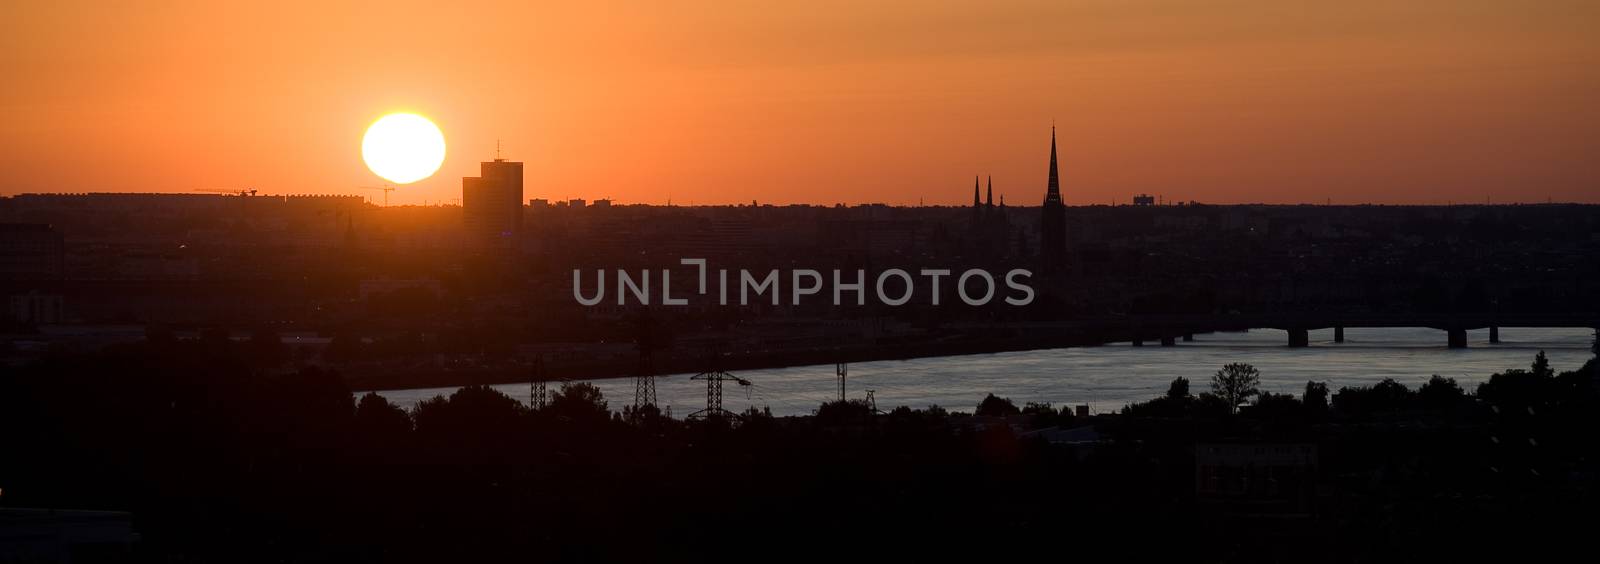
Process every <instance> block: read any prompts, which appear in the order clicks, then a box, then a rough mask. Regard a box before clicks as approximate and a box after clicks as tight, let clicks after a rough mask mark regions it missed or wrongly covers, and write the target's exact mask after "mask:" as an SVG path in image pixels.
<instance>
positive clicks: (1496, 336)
mask: <svg viewBox="0 0 1600 564" xmlns="http://www.w3.org/2000/svg"><path fill="white" fill-rule="evenodd" d="M1489 342H1490V343H1496V344H1498V343H1499V342H1500V326H1499V325H1490V326H1489Z"/></svg>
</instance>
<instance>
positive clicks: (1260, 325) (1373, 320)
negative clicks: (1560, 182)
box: [1012, 311, 1600, 348]
mask: <svg viewBox="0 0 1600 564" xmlns="http://www.w3.org/2000/svg"><path fill="white" fill-rule="evenodd" d="M1012 327H1013V328H1015V329H1017V330H1020V331H1022V332H1024V333H1028V334H1035V335H1037V334H1050V333H1054V332H1062V333H1078V334H1082V333H1093V334H1102V335H1108V336H1115V337H1117V340H1122V341H1132V342H1133V344H1134V346H1143V345H1144V343H1145V342H1146V341H1155V342H1159V343H1160V344H1161V345H1162V346H1172V345H1174V344H1176V342H1177V341H1178V340H1180V339H1181V340H1184V341H1189V340H1193V336H1194V334H1195V333H1209V332H1215V331H1243V330H1248V329H1281V330H1283V331H1285V332H1287V333H1288V337H1289V338H1288V343H1287V344H1288V346H1290V347H1305V346H1309V345H1310V332H1311V331H1313V330H1318V329H1333V340H1334V342H1336V343H1342V342H1344V330H1345V329H1346V328H1371V327H1429V328H1434V329H1439V330H1441V331H1444V332H1445V339H1446V344H1447V345H1448V346H1449V347H1450V348H1466V346H1467V331H1470V330H1475V329H1488V330H1489V342H1491V343H1498V342H1500V328H1502V327H1583V328H1589V329H1594V330H1596V332H1597V334H1600V312H1592V313H1582V312H1579V313H1495V312H1478V313H1377V312H1372V313H1350V312H1337V311H1328V312H1293V313H1257V314H1178V315H1108V316H1093V317H1081V318H1075V319H1071V320H1064V321H1050V322H1022V323H1018V324H1016V325H1014V326H1012Z"/></svg>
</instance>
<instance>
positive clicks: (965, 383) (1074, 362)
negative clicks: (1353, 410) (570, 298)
mask: <svg viewBox="0 0 1600 564" xmlns="http://www.w3.org/2000/svg"><path fill="white" fill-rule="evenodd" d="M1500 337H1501V342H1500V343H1497V344H1490V343H1489V332H1488V330H1481V331H1472V332H1470V333H1469V335H1468V341H1469V343H1468V345H1469V346H1468V348H1465V349H1450V348H1447V347H1446V346H1445V334H1444V332H1443V331H1439V330H1436V329H1424V328H1382V329H1360V328H1356V329H1346V330H1345V342H1343V343H1334V342H1333V330H1331V329H1329V330H1323V331H1313V332H1312V334H1311V346H1309V347H1305V348H1289V347H1287V346H1286V343H1287V342H1288V337H1287V335H1285V333H1284V332H1283V331H1279V330H1273V329H1259V330H1252V331H1249V332H1240V333H1210V334H1200V335H1195V340H1194V341H1193V342H1180V343H1178V344H1177V346H1172V347H1161V346H1156V345H1157V343H1155V342H1146V343H1145V346H1143V347H1134V346H1132V345H1131V344H1130V343H1114V344H1110V345H1105V346H1100V347H1082V348H1065V349H1047V350H1034V351H1021V352H1005V353H993V354H976V355H962V356H945V357H929V358H918V359H911V360H890V361H878V362H862V363H856V364H851V365H850V369H849V378H848V381H847V385H846V393H847V395H848V396H849V397H850V398H852V399H861V398H864V397H865V396H866V393H867V390H873V391H874V394H875V397H876V399H877V404H878V407H879V408H880V409H883V410H885V411H887V410H889V409H891V408H893V407H895V406H900V405H906V406H911V407H918V408H920V407H926V406H929V405H939V406H942V407H944V408H946V409H949V410H951V411H967V412H970V411H971V410H972V409H973V407H975V406H976V405H977V403H978V401H979V400H981V399H983V397H984V395H985V394H988V393H994V394H995V395H999V396H1002V397H1009V398H1011V399H1012V400H1014V401H1015V402H1016V403H1017V405H1018V406H1021V405H1022V404H1023V403H1025V402H1030V401H1032V402H1050V403H1052V404H1055V405H1056V406H1061V405H1080V404H1086V405H1088V406H1090V411H1091V412H1093V413H1106V412H1110V411H1115V410H1118V409H1121V408H1122V407H1123V406H1124V405H1126V404H1128V403H1131V402H1138V401H1144V400H1148V399H1151V398H1154V397H1156V396H1159V395H1161V394H1162V393H1164V392H1165V391H1166V389H1167V385H1168V383H1170V382H1171V381H1172V379H1173V378H1176V377H1178V376H1183V377H1185V378H1188V379H1189V380H1190V389H1192V390H1194V392H1195V393H1199V392H1201V391H1204V390H1206V389H1207V382H1208V381H1209V379H1210V377H1211V374H1212V373H1214V372H1216V370H1217V369H1218V368H1221V367H1222V365H1224V364H1227V363H1230V362H1246V363H1250V364H1253V365H1255V367H1256V368H1258V369H1260V370H1261V389H1262V390H1263V391H1269V392H1273V393H1290V394H1294V395H1297V396H1298V395H1300V394H1301V393H1302V392H1303V391H1304V389H1305V384H1306V381H1307V380H1316V381H1321V382H1328V383H1329V387H1330V389H1331V390H1334V391H1337V390H1338V389H1339V388H1340V387H1343V386H1359V385H1368V384H1372V383H1375V382H1378V381H1380V380H1382V379H1384V378H1393V379H1395V380H1396V381H1399V382H1401V383H1404V384H1406V385H1407V386H1411V387H1412V388H1415V387H1417V386H1420V385H1421V384H1422V383H1423V382H1426V381H1427V380H1428V378H1429V377H1430V376H1431V375H1434V374H1438V375H1441V376H1446V377H1450V378H1455V379H1456V381H1457V382H1460V383H1461V385H1462V387H1464V388H1466V389H1467V390H1468V391H1469V392H1470V391H1472V389H1473V388H1474V387H1475V386H1476V384H1477V383H1478V382H1482V381H1484V380H1487V379H1488V378H1489V376H1490V375H1491V374H1494V373H1496V372H1500V371H1503V370H1505V369H1508V368H1527V367H1528V365H1530V364H1532V362H1533V357H1534V355H1535V354H1537V353H1538V352H1539V351H1540V350H1543V351H1545V353H1546V355H1547V356H1548V358H1549V359H1550V364H1551V366H1552V367H1553V368H1555V369H1556V371H1557V372H1562V371H1567V370H1574V369H1577V368H1578V367H1580V366H1582V365H1583V363H1584V362H1585V361H1587V360H1588V359H1589V358H1590V357H1591V356H1592V355H1591V354H1590V352H1589V347H1590V343H1591V340H1592V338H1593V332H1592V331H1591V330H1589V329H1581V328H1561V329H1554V328H1503V329H1501V330H1500ZM691 376H693V375H692V374H674V375H668V376H660V377H657V378H656V394H657V399H658V402H659V403H660V405H661V406H662V407H663V408H670V410H671V413H672V414H673V416H675V417H680V418H681V417H683V416H684V415H687V414H689V413H691V412H693V411H696V410H699V409H701V408H703V407H705V400H706V386H705V383H704V382H702V381H695V380H690V377H691ZM737 376H739V377H741V378H744V379H746V380H749V381H750V382H751V383H752V385H750V386H739V385H737V384H735V383H733V382H728V383H727V384H725V387H724V390H723V406H724V408H726V409H728V410H731V411H743V410H744V409H745V408H747V407H752V406H753V407H757V408H761V407H770V408H771V409H772V412H773V414H775V415H779V416H783V415H804V414H809V413H811V412H812V410H814V409H816V407H817V405H819V404H821V403H822V402H824V401H830V400H833V399H835V398H837V397H838V389H839V388H838V380H837V379H836V378H835V377H834V367H833V365H831V364H829V365H819V366H799V367H791V368H774V369H764V370H748V371H741V372H738V373H737ZM593 383H594V384H595V385H596V386H598V387H599V388H600V390H601V391H602V392H603V393H604V394H605V397H606V399H607V400H608V401H609V402H610V407H611V408H612V409H613V410H620V409H622V407H623V406H625V405H631V404H632V402H633V394H634V381H633V379H632V378H616V379H607V380H597V381H594V382H593ZM493 387H494V388H495V389H497V390H500V391H501V392H504V393H506V394H507V395H510V396H511V397H513V398H517V399H518V400H521V401H523V402H527V401H528V399H529V386H528V385H527V384H504V385H498V386H493ZM553 387H554V386H552V388H553ZM454 390H455V388H424V389H411V390H388V391H382V392H379V394H380V395H382V396H383V397H385V398H387V399H388V400H389V401H391V402H394V403H395V404H397V405H400V406H401V407H405V408H408V409H409V408H411V407H412V406H415V405H416V404H417V403H418V402H420V401H422V400H424V399H427V398H431V397H433V396H437V395H448V394H450V393H451V392H452V391H454ZM552 391H553V390H552Z"/></svg>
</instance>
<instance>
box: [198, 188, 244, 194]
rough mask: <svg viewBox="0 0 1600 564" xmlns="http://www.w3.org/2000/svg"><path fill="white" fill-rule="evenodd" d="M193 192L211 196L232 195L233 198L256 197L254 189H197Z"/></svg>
mask: <svg viewBox="0 0 1600 564" xmlns="http://www.w3.org/2000/svg"><path fill="white" fill-rule="evenodd" d="M195 191H196V192H208V193H212V194H232V195H234V196H254V195H256V189H255V188H199V189H196V190H195Z"/></svg>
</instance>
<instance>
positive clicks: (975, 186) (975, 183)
mask: <svg viewBox="0 0 1600 564" xmlns="http://www.w3.org/2000/svg"><path fill="white" fill-rule="evenodd" d="M978 204H979V202H978V176H977V175H973V176H972V207H978Z"/></svg>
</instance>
